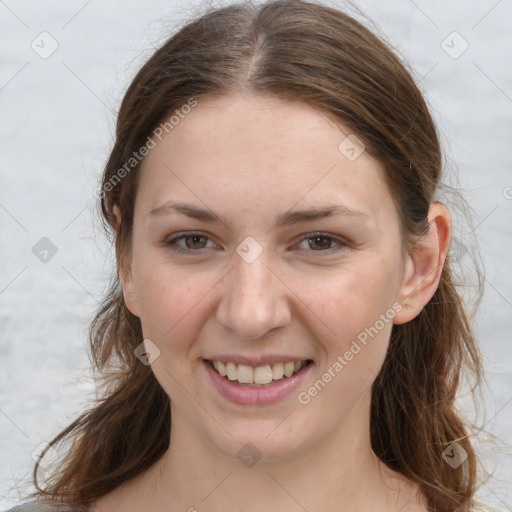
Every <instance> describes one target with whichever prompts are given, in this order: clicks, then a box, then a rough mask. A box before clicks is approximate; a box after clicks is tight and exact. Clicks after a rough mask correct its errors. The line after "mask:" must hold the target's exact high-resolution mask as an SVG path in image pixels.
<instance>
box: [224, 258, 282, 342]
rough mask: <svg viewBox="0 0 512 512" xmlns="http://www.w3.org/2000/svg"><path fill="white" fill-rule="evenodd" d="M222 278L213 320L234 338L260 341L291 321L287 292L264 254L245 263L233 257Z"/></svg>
mask: <svg viewBox="0 0 512 512" xmlns="http://www.w3.org/2000/svg"><path fill="white" fill-rule="evenodd" d="M234 260H235V261H234V265H233V268H232V269H231V271H230V272H228V274H227V275H226V276H225V277H224V279H223V283H222V286H223V288H222V296H221V299H220V303H219V305H218V307H217V312H216V316H217V321H218V322H219V324H220V325H222V326H223V327H224V329H226V330H227V331H229V332H231V333H232V334H234V335H236V336H237V338H245V339H261V338H263V337H265V335H266V334H267V333H268V332H269V331H271V330H273V329H276V328H278V327H284V326H285V325H287V324H288V323H289V322H290V320H291V311H290V304H289V295H288V293H289V289H288V288H287V287H286V285H285V284H284V283H283V281H282V280H281V279H280V278H279V277H278V276H277V275H276V273H274V271H273V270H271V268H270V265H269V263H270V262H269V261H268V258H267V257H266V252H265V251H264V252H263V253H262V254H261V255H260V256H259V257H258V258H257V259H256V260H255V261H253V262H251V263H249V262H247V261H245V260H244V259H242V258H241V257H239V256H238V255H235V257H234Z"/></svg>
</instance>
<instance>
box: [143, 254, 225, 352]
mask: <svg viewBox="0 0 512 512" xmlns="http://www.w3.org/2000/svg"><path fill="white" fill-rule="evenodd" d="M148 263H149V264H144V263H143V265H142V266H140V267H139V273H138V274H137V275H136V289H137V297H138V303H139V309H140V319H141V324H142V329H143V333H144V337H146V338H149V339H151V340H152V341H153V342H154V343H156V344H157V345H158V346H159V348H160V349H161V350H169V349H172V350H173V351H174V352H176V351H179V350H180V349H181V348H182V346H183V347H184V346H185V345H186V342H187V340H189V339H191V337H192V338H193V335H194V332H193V331H194V330H195V329H199V328H200V326H201V323H202V321H201V318H200V315H201V312H202V311H203V310H204V306H205V304H206V302H207V298H208V292H209V290H210V291H211V290H212V288H213V287H214V286H215V282H216V280H215V279H213V277H212V276H210V278H209V277H208V274H207V273H204V272H203V273H202V272H196V273H186V275H184V273H183V272H182V271H180V268H179V267H173V266H171V265H169V264H166V263H155V262H154V261H153V262H152V263H153V264H151V262H148ZM185 334H187V335H186V336H185Z"/></svg>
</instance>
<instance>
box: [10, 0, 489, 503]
mask: <svg viewBox="0 0 512 512" xmlns="http://www.w3.org/2000/svg"><path fill="white" fill-rule="evenodd" d="M440 178H441V152H440V147H439V141H438V137H437V133H436V129H435V126H434V124H433V122H432V119H431V116H430V113H429V111H428V109H427V107H426V105H425V102H424V100H423V98H422V95H421V93H420V92H419V90H418V88H417V87H416V85H415V84H414V81H413V80H412V78H411V76H410V75H409V73H408V72H407V71H406V69H405V67H404V66H403V64H402V63H401V62H400V60H399V59H398V58H397V57H396V56H395V55H394V54H393V52H392V51H391V50H390V49H389V48H388V47H387V46H386V45H385V44H384V43H383V42H382V41H380V40H379V39H377V38H376V37H375V36H374V35H373V34H372V33H371V32H369V31H368V30H367V29H366V28H364V27H363V26H362V25H361V24H360V23H358V22H357V21H355V20H354V19H353V18H351V17H349V16H347V15H346V14H344V13H342V12H339V11H336V10H333V9H331V8H328V7H323V6H320V5H316V4H311V3H307V2H297V1H277V2H270V3H267V4H264V5H261V6H252V5H250V4H243V5H233V6H231V7H226V8H223V9H218V10H212V11H210V12H208V13H205V14H204V15H203V16H202V17H200V18H198V19H197V20H194V21H192V22H190V23H189V24H188V25H186V26H185V27H184V28H182V29H181V30H180V31H179V32H178V33H177V34H176V35H174V36H173V37H171V38H170V39H169V41H167V42H166V43H165V44H164V45H163V46H162V47H161V48H160V49H159V50H157V51H156V53H155V54H154V55H153V56H152V57H151V58H150V59H149V61H148V62H147V63H146V64H145V65H144V67H143V68H142V69H141V70H140V72H139V73H138V74H137V76H136V77H135V79H134V81H133V83H132V84H131V86H130V87H129V89H128V91H127V93H126V95H125V98H124V100H123V103H122V105H121V109H120V112H119V116H118V123H117V133H116V141H115V145H114V148H113V150H112V153H111V155H110V158H109V160H108V162H107V165H106V169H105V173H104V176H103V182H102V187H101V190H100V191H99V194H98V195H99V197H100V198H101V207H102V213H103V216H104V220H105V222H106V225H107V229H108V230H111V232H112V233H113V234H114V238H115V247H116V255H117V262H118V272H117V274H116V278H115V279H114V280H113V282H112V286H111V289H110V292H109V294H108V296H107V297H106V299H105V302H104V305H103V307H102V308H101V310H100V311H99V312H98V314H97V316H96V319H95V321H94V322H93V325H92V327H91V348H92V353H93V356H94V361H95V364H96V366H97V368H98V369H99V370H100V371H102V372H103V373H104V375H105V384H106V386H105V389H104V397H103V398H102V399H101V400H100V401H98V403H97V404H95V406H94V407H92V408H91V409H90V410H89V411H87V412H85V413H84V414H83V415H82V416H81V417H80V418H78V419H77V420H76V421H75V422H73V423H72V424H71V425H70V426H69V427H68V428H67V429H65V430H64V431H63V432H61V433H60V434H59V435H58V436H57V437H56V438H55V439H54V441H53V442H52V445H55V446H56V447H59V446H61V443H68V445H67V452H66V455H65V457H64V460H63V461H62V462H61V463H60V464H59V466H58V467H57V468H55V470H54V471H53V472H52V473H51V474H50V475H48V478H46V481H45V483H44V485H42V486H41V485H39V484H38V481H37V470H38V467H37V466H36V468H35V472H34V477H35V478H36V485H37V488H38V493H37V494H36V496H35V497H37V498H38V501H36V502H33V503H31V504H28V505H26V506H25V507H22V508H20V509H15V510H26V511H29V510H89V511H94V512H110V511H114V510H123V511H125V512H131V511H140V510H144V511H149V512H152V511H160V510H173V511H174V510H188V511H195V510H198V511H201V510H209V511H214V510H244V511H252V510H263V509H264V510H269V511H274V510H275V511H277V510H280V511H282V510H286V511H288V510H290V511H292V510H307V511H315V510H345V511H349V510H379V511H398V510H402V511H405V510H407V511H411V512H412V511H414V512H420V511H421V512H426V511H434V510H435V511H442V512H448V511H479V510H489V509H486V508H485V507H483V506H481V505H479V504H477V503H476V502H475V500H474V494H475V491H476V488H477V485H478V478H477V472H476V467H477V458H476V455H475V452H474V450H473V448H472V446H471V442H470V439H469V429H468V428H467V427H466V425H465V422H464V420H463V419H462V418H461V417H459V415H458V413H457V411H456V410H455V407H454V400H455V397H456V394H457V389H458V385H459V380H460V378H461V375H462V372H463V371H465V372H467V373H469V374H470V375H472V376H473V377H474V378H475V385H477V384H478V383H479V379H480V375H481V363H480V357H479V353H478V348H477V345H476V343H475V339H474V336H473V333H472V331H471V327H470V325H469V322H468V319H467V317H466V314H465V312H464V307H463V304H462V301H461V300H460V298H459V296H458V294H457V291H456V288H455V285H454V283H453V282H452V277H451V269H450V262H449V258H448V250H449V246H450V239H451V222H450V214H449V212H448V210H447V208H446V207H445V206H444V205H443V204H441V203H439V202H437V201H436V191H437V189H438V187H439V184H440ZM59 450H61V451H62V450H63V448H59Z"/></svg>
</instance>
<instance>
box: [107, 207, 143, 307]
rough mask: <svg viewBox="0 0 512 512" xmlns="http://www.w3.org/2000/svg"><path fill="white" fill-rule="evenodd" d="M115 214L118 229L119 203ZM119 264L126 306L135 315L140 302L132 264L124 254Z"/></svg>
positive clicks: (114, 210) (119, 259)
mask: <svg viewBox="0 0 512 512" xmlns="http://www.w3.org/2000/svg"><path fill="white" fill-rule="evenodd" d="M113 212H114V216H115V218H116V230H119V226H120V225H121V210H120V209H119V207H118V206H117V205H115V206H114V208H113ZM117 266H118V269H119V279H120V280H121V287H122V289H123V297H124V302H125V304H126V307H127V308H128V310H129V311H130V313H132V314H133V315H135V316H140V315H139V304H138V302H137V292H136V290H135V284H134V282H133V274H132V268H131V267H132V265H131V263H130V261H128V258H125V257H124V256H123V255H118V261H117Z"/></svg>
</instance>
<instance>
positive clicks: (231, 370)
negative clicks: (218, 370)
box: [226, 363, 237, 380]
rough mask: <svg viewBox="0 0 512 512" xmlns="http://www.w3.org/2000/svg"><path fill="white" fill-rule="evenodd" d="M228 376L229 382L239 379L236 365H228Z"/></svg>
mask: <svg viewBox="0 0 512 512" xmlns="http://www.w3.org/2000/svg"><path fill="white" fill-rule="evenodd" d="M226 375H227V376H228V379H229V380H236V379H237V371H236V364H234V363H226Z"/></svg>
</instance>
